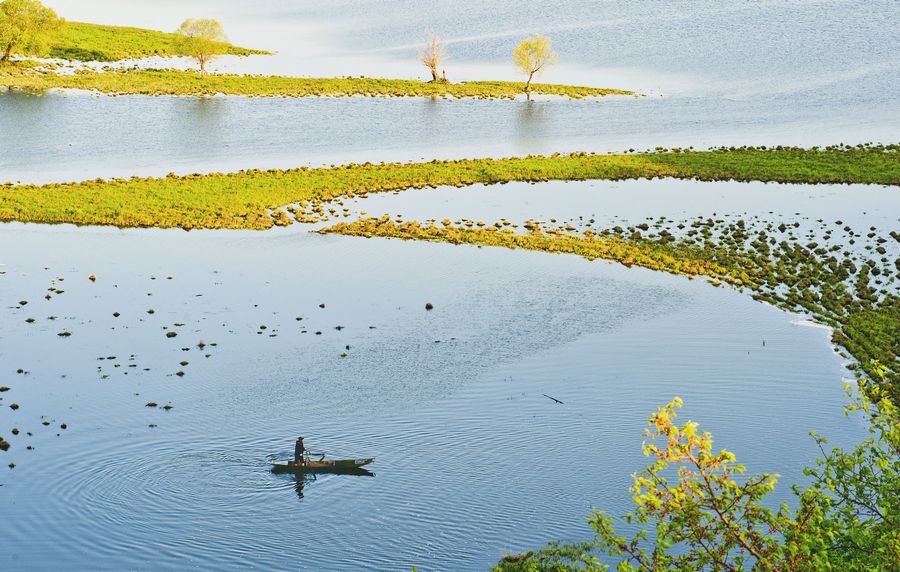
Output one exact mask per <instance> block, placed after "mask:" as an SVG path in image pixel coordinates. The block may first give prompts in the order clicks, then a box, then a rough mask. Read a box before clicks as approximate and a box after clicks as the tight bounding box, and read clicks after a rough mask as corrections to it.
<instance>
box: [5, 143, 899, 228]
mask: <svg viewBox="0 0 900 572" xmlns="http://www.w3.org/2000/svg"><path fill="white" fill-rule="evenodd" d="M656 177H672V178H682V179H698V180H705V181H713V180H738V181H770V182H783V183H867V184H881V185H900V145H884V146H883V145H874V146H867V145H861V146H857V147H830V148H825V149H819V148H812V149H799V148H785V147H777V148H769V149H767V148H752V147H751V148H728V149H716V150H712V151H685V150H681V149H673V150H659V151H652V152H646V153H635V154H606V155H600V154H590V153H573V154H570V155H559V154H554V155H553V156H549V157H547V156H528V157H521V158H506V159H461V160H453V161H431V162H427V163H380V164H372V163H364V164H348V165H343V166H336V167H330V168H307V167H301V168H299V169H291V170H287V171H285V170H277V169H275V170H269V171H259V170H250V171H241V172H238V173H231V174H222V173H213V174H208V175H199V174H196V175H187V176H181V177H179V176H175V175H170V176H167V177H162V178H153V177H149V178H131V179H112V180H102V179H97V180H93V181H84V182H79V183H63V184H48V185H42V186H37V185H13V184H11V183H8V184H6V185H5V186H4V185H0V221H20V222H40V223H74V224H84V225H87V224H91V225H113V226H119V227H162V228H179V227H180V228H186V229H190V228H216V229H219V228H232V229H257V230H262V229H268V228H271V227H272V226H273V225H274V224H276V221H278V222H279V223H284V222H286V221H288V220H289V219H288V218H287V217H286V216H284V214H283V213H284V211H283V210H281V209H280V208H279V207H281V206H282V205H287V204H300V205H301V207H303V205H304V204H305V205H306V208H300V209H297V210H295V217H296V218H297V219H299V220H306V219H307V218H308V217H309V216H310V215H311V214H314V213H312V210H314V209H315V208H317V207H319V208H320V207H321V204H322V202H323V201H328V200H332V199H335V198H339V197H352V196H362V195H366V194H369V193H378V192H388V191H400V190H405V189H413V188H425V187H438V186H442V185H445V186H456V187H463V186H468V185H474V184H485V185H491V184H498V183H505V182H510V181H525V182H544V181H550V180H560V181H571V180H588V179H605V180H624V179H638V178H648V179H649V178H656ZM276 211H277V212H276ZM313 218H318V217H313Z"/></svg>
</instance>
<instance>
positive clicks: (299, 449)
mask: <svg viewBox="0 0 900 572" xmlns="http://www.w3.org/2000/svg"><path fill="white" fill-rule="evenodd" d="M305 453H306V447H304V445H303V437H297V443H296V444H295V445H294V462H295V463H297V464H298V465H299V464H302V463H303V462H304V459H303V457H304V454H305Z"/></svg>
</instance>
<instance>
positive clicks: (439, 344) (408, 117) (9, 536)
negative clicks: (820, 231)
mask: <svg viewBox="0 0 900 572" xmlns="http://www.w3.org/2000/svg"><path fill="white" fill-rule="evenodd" d="M46 3H47V4H48V5H51V6H53V7H54V8H56V9H57V10H59V12H60V13H61V14H62V15H64V16H65V17H67V18H68V19H70V20H83V21H95V22H106V23H116V24H131V25H137V26H147V27H153V28H157V29H174V28H176V27H177V26H178V24H179V23H180V22H181V21H182V20H183V19H184V18H186V17H190V16H213V17H218V18H220V19H221V20H222V21H223V23H224V25H225V27H226V30H227V31H228V32H229V34H230V35H231V38H232V40H233V41H234V42H236V43H238V44H242V45H247V46H251V47H263V48H268V49H272V50H275V51H277V52H278V54H277V55H275V56H272V57H270V58H249V59H243V60H240V59H229V58H223V59H222V60H220V61H219V63H218V65H219V66H220V68H219V69H221V70H223V71H237V72H251V73H282V74H292V75H309V76H317V75H363V74H365V75H369V76H384V77H410V78H415V77H423V73H422V72H423V70H420V69H419V68H418V67H417V66H416V63H415V51H416V47H415V44H416V43H417V42H419V41H421V38H422V37H423V35H424V33H425V32H426V31H428V30H434V31H435V32H437V33H439V34H441V35H442V36H443V37H445V38H446V39H447V40H448V41H449V42H450V48H451V53H452V59H451V60H449V61H448V64H447V68H448V74H449V75H450V77H451V79H453V80H464V79H482V78H499V79H514V78H515V75H514V73H513V70H512V69H511V66H510V64H509V59H510V57H509V52H510V51H511V49H512V46H513V45H514V44H515V42H516V41H517V39H518V38H520V37H522V36H525V35H527V34H529V33H532V32H542V33H545V34H548V35H551V36H552V37H553V39H554V45H555V46H556V48H557V51H558V52H559V59H560V65H559V66H558V67H556V68H555V69H553V70H552V71H551V72H550V73H548V74H547V75H546V76H545V78H544V79H545V80H546V81H553V82H572V83H582V84H589V85H610V86H615V87H623V88H634V89H638V90H640V91H642V92H643V93H645V94H646V97H642V98H637V99H635V98H605V99H602V100H597V101H574V102H573V101H562V100H543V101H535V102H531V103H527V102H523V101H516V102H499V101H468V100H461V101H444V100H434V101H432V100H425V99H366V98H320V99H317V98H308V99H259V100H247V99H241V98H232V97H216V98H208V99H193V98H149V97H105V96H96V95H88V94H83V93H71V92H70V93H65V94H62V93H51V94H46V95H44V96H34V95H26V94H22V93H6V94H3V95H0V134H2V140H3V145H2V148H0V181H23V182H46V181H65V180H77V179H89V178H95V177H116V176H123V177H127V176H132V175H163V174H166V173H168V172H170V171H174V172H177V173H190V172H211V171H230V170H235V169H240V168H252V167H260V168H269V167H294V166H299V165H304V164H314V165H319V164H325V165H327V164H332V163H341V162H346V161H379V160H420V159H425V160H430V159H432V158H443V157H463V156H476V155H479V156H481V155H484V156H504V155H523V154H527V153H549V152H553V151H568V150H582V149H583V150H593V151H607V150H622V149H628V148H636V149H641V148H648V147H650V148H652V147H655V146H657V145H665V146H676V145H677V146H687V145H695V146H697V147H707V146H716V145H731V144H766V145H768V144H803V145H815V144H830V143H837V142H862V141H884V142H888V141H896V138H897V133H900V123H898V119H897V118H898V117H900V96H898V94H900V66H898V62H900V58H898V56H897V54H898V53H900V49H898V48H900V39H898V36H897V34H896V30H897V28H898V24H900V13H898V11H897V10H896V3H895V2H893V1H874V2H867V3H858V2H849V1H848V2H838V1H787V2H785V1H782V2H766V3H755V4H752V5H743V4H741V5H737V4H735V5H734V6H722V5H721V3H714V2H670V3H667V4H665V5H661V4H660V3H657V2H618V1H616V2H603V3H596V2H587V1H582V0H574V1H570V2H565V3H557V4H555V5H554V6H553V9H552V10H547V9H546V4H545V3H540V4H539V3H536V2H524V3H523V2H509V1H506V0H504V1H502V2H492V3H484V2H480V3H479V2H471V1H468V0H466V1H464V2H453V3H446V2H433V1H428V2H415V3H414V2H409V1H402V2H361V1H359V0H340V1H330V2H318V1H316V2H303V3H284V2H275V1H274V0H262V1H260V2H257V3H255V4H254V5H253V7H252V8H253V12H252V13H249V14H248V13H247V4H246V3H244V2H230V1H227V2H222V1H215V2H214V1H212V0H203V1H191V2H184V1H178V2H175V1H174V0H164V1H160V2H154V3H147V2H137V1H120V2H104V1H99V0H78V1H75V0H48V1H47V2H46ZM143 64H144V65H148V62H144V63H143ZM152 64H153V63H152V62H150V64H149V65H152ZM166 65H170V64H166ZM175 65H186V63H185V62H176V63H175ZM348 204H350V205H351V206H352V207H353V209H354V211H355V212H359V211H361V210H366V211H368V212H369V213H370V214H372V215H376V216H377V215H380V214H382V212H389V213H392V214H397V213H402V214H404V215H405V216H406V217H407V218H419V219H426V218H439V219H440V218H444V217H450V218H457V217H469V218H483V219H485V220H490V221H493V220H497V219H499V218H502V217H506V218H509V219H511V220H516V221H522V220H524V219H526V218H541V219H544V220H547V219H550V218H554V217H555V218H557V219H558V220H559V221H560V222H571V223H573V224H575V225H576V226H582V225H584V224H588V223H586V222H585V219H587V218H588V217H590V218H594V219H596V221H597V224H600V225H606V226H608V225H615V224H634V223H637V222H642V221H643V220H644V219H646V218H647V217H659V216H667V217H670V218H672V219H679V220H680V219H683V218H690V217H695V216H728V217H743V216H757V217H759V219H760V220H778V221H781V220H797V221H799V222H801V225H802V226H801V229H800V231H798V232H801V231H802V232H805V231H807V230H811V229H814V228H815V227H816V219H819V218H823V219H825V220H831V221H833V220H835V219H842V220H844V221H846V222H847V224H851V225H853V226H854V227H855V228H856V229H857V230H864V229H865V228H866V227H868V226H869V225H875V226H877V227H878V228H879V231H880V232H882V233H883V234H887V231H889V230H891V229H900V224H898V219H897V213H898V212H900V204H898V202H897V199H896V193H894V191H893V190H892V189H885V188H880V187H861V186H817V187H803V186H792V185H762V184H732V183H728V184H700V183H694V182H677V181H632V182H621V183H607V182H583V183H551V184H544V185H515V184H510V185H504V186H500V187H492V188H484V187H479V186H476V187H473V188H469V189H440V190H427V191H425V190H423V191H411V192H407V193H402V194H399V195H383V196H377V197H375V196H373V197H369V198H367V199H366V200H364V201H348ZM307 230H308V228H307V227H300V226H294V227H292V228H288V229H277V230H273V231H271V232H265V233H248V232H191V233H185V232H182V231H158V230H157V231H150V230H125V231H120V230H116V229H98V228H73V227H70V226H58V227H47V226H38V225H21V224H5V225H0V386H8V387H10V388H11V390H10V391H9V392H5V393H2V394H0V398H2V400H0V435H2V436H4V437H5V438H7V439H9V440H10V441H11V442H12V443H13V449H11V450H10V452H9V453H0V460H2V461H4V463H3V465H5V464H6V463H7V462H9V461H14V462H15V463H16V465H17V466H16V467H15V469H13V470H8V469H5V468H3V469H2V470H0V506H2V509H0V515H2V517H0V569H4V570H6V569H11V570H58V569H72V570H76V569H85V570H87V569H90V570H96V569H104V570H120V569H135V570H157V569H183V568H196V569H204V570H207V569H208V570H221V569H238V568H248V567H256V568H261V567H269V568H276V569H303V570H358V569H376V570H407V569H409V568H410V567H411V566H412V565H418V566H419V567H420V569H422V570H483V569H486V568H488V567H489V566H490V565H491V564H493V563H494V562H496V561H497V559H498V558H499V557H500V556H501V555H502V554H505V553H509V552H515V551H520V550H524V549H529V548H533V547H535V546H538V545H541V544H543V543H546V542H548V541H551V540H557V539H561V540H579V539H585V538H589V537H590V531H589V529H588V528H587V526H586V523H585V519H586V517H587V516H588V514H589V512H590V510H591V507H598V508H599V507H602V508H604V509H606V510H608V511H609V512H610V513H611V514H621V513H623V512H625V511H626V510H627V509H628V508H629V507H630V504H631V500H630V496H629V493H628V491H627V488H628V486H629V483H630V478H629V475H630V474H631V473H632V472H633V471H635V470H637V469H639V468H640V467H641V466H642V465H643V464H644V463H645V461H646V460H645V458H644V457H643V456H642V455H641V452H640V446H641V441H642V437H641V431H642V428H643V426H644V420H645V419H646V416H647V415H648V414H649V413H650V412H651V411H652V410H653V409H654V408H655V407H657V406H659V405H662V404H664V403H665V402H666V401H668V400H670V399H671V398H672V397H674V396H676V395H679V396H681V397H682V398H684V400H685V404H686V405H685V409H684V413H683V418H684V419H685V420H686V419H688V418H690V419H694V420H697V421H700V422H701V424H702V426H703V427H704V428H706V429H708V430H710V431H712V432H713V434H714V435H715V437H716V440H717V441H716V443H717V445H721V446H722V447H727V448H729V449H730V450H733V451H734V452H735V453H736V454H737V456H738V458H739V459H740V460H741V461H743V462H744V463H745V464H746V465H747V466H748V468H749V470H750V471H773V472H778V473H780V474H781V475H782V481H781V485H780V486H779V488H778V490H777V492H776V494H775V495H773V497H772V502H779V501H782V500H790V499H791V495H790V492H789V485H790V484H794V483H798V482H802V473H801V469H802V467H803V466H804V465H807V464H809V463H811V462H812V460H813V459H814V458H815V456H816V454H817V450H816V448H815V447H814V444H813V443H812V441H811V440H810V439H809V437H808V435H807V433H808V431H810V430H812V429H817V430H819V431H820V432H822V433H823V434H826V435H827V436H829V437H831V438H832V442H834V443H836V444H847V443H853V442H856V441H858V440H859V439H861V438H862V436H863V429H864V428H863V427H862V426H861V425H860V424H859V422H858V420H857V419H854V418H850V419H848V418H845V417H843V416H842V415H841V414H840V411H841V408H842V406H843V405H844V403H845V398H844V396H843V391H842V383H843V378H844V374H845V371H846V370H845V369H844V368H843V364H842V363H841V360H840V358H839V357H838V356H837V355H836V354H835V353H834V352H833V350H832V349H831V347H830V345H829V336H830V333H829V332H828V331H827V330H825V329H821V328H815V327H808V326H805V325H802V322H801V318H802V317H801V316H795V315H791V314H787V313H784V312H781V311H779V310H776V309H774V308H772V307H769V306H766V305H762V304H759V303H756V302H753V301H751V300H750V299H749V298H748V297H746V296H745V295H743V294H740V293H738V292H736V291H733V290H730V289H719V288H712V287H710V286H709V285H707V284H705V283H704V282H702V281H689V280H687V279H684V278H678V277H673V276H668V275H664V274H657V273H653V272H650V271H645V270H641V269H630V270H629V269H626V268H624V267H622V266H618V265H612V264H608V263H605V262H599V261H597V262H588V261H585V260H582V259H579V258H576V257H564V256H552V255H546V254H542V253H533V252H523V251H505V250H494V249H479V248H476V247H454V246H449V245H437V244H416V243H404V242H399V241H383V240H365V239H354V238H347V237H338V236H318V235H313V234H310V233H308V232H307ZM864 243H865V241H863V240H860V242H859V245H863V244H864ZM895 248H896V247H895V246H894V245H893V244H892V245H891V249H892V250H891V251H890V252H891V255H894V253H895ZM91 274H96V276H97V281H96V282H91V281H90V280H88V276H89V275H91ZM51 289H52V290H51ZM60 291H62V292H60ZM45 296H49V299H46V298H45ZM22 301H25V302H27V304H24V305H23V304H21V302H22ZM428 302H431V303H433V304H434V307H435V309H434V310H433V311H430V312H428V311H426V310H425V304H426V303H428ZM320 304H324V305H325V307H324V308H320V307H319V305H320ZM150 310H152V311H153V312H152V313H150V312H149V311H150ZM115 314H118V316H116V315H115ZM29 318H32V319H33V320H34V321H33V322H32V323H29V322H28V321H27V320H28V319H29ZM297 318H302V319H300V320H298V319H297ZM263 326H264V327H263ZM171 331H174V332H176V333H177V334H178V335H177V337H174V338H168V337H166V333H167V332H171ZM65 332H68V333H70V334H71V336H69V337H63V336H60V335H59V334H60V333H65ZM201 341H202V342H204V345H203V347H202V348H201V347H199V345H200V342H201ZM764 342H765V343H764ZM348 346H349V349H348ZM342 354H347V355H346V356H342ZM101 358H102V359H101ZM182 362H186V363H182ZM20 369H21V370H22V371H23V373H21V374H20V373H16V372H17V371H18V370H20ZM179 373H183V374H184V375H183V376H179V375H178V374H179ZM545 395H549V396H552V397H554V398H557V399H559V400H560V401H562V402H563V403H562V404H558V403H555V402H554V401H552V400H551V399H548V398H547V397H546V396H545ZM150 402H153V403H156V404H157V405H158V407H146V404H147V403H150ZM13 403H16V404H18V405H20V408H19V409H18V410H15V411H14V410H12V409H11V408H10V407H8V405H10V404H13ZM167 404H170V405H172V409H171V410H170V411H165V410H163V409H161V408H160V407H159V406H164V405H167ZM44 421H46V422H47V425H44V424H43V422H44ZM62 424H65V425H66V428H65V429H62V427H61V425H62ZM14 426H15V427H18V428H19V429H20V430H21V434H20V435H19V436H17V437H12V436H11V435H10V429H11V428H12V427H14ZM28 432H30V433H31V435H28V434H27V433H28ZM301 434H302V435H305V436H306V437H307V441H308V444H309V445H310V446H311V447H312V448H314V449H324V450H325V451H326V452H328V453H329V454H330V455H334V456H337V457H344V456H346V457H357V456H375V457H377V462H376V463H375V464H374V465H373V466H372V469H373V471H374V472H375V473H376V476H375V477H343V476H341V477H339V476H323V477H320V478H318V479H315V480H311V479H310V480H302V479H301V480H299V481H298V480H297V479H295V478H294V477H291V476H276V475H274V474H272V473H271V472H270V471H269V469H268V465H267V461H268V460H269V459H271V458H273V457H281V458H284V457H286V456H287V455H289V454H290V453H291V450H292V443H293V440H294V439H295V438H296V436H298V435H301ZM28 445H31V446H32V447H33V449H32V450H28V449H26V446H28ZM7 459H9V461H7Z"/></svg>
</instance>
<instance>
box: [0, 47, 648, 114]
mask: <svg viewBox="0 0 900 572" xmlns="http://www.w3.org/2000/svg"><path fill="white" fill-rule="evenodd" d="M173 35H174V34H173ZM0 78H2V80H3V85H5V86H6V87H9V88H17V89H25V90H31V91H44V90H48V89H84V90H91V91H99V92H102V93H106V94H111V95H186V96H209V95H217V94H224V95H240V96H245V97H310V96H354V95H356V96H381V97H456V98H479V99H514V98H516V97H517V96H520V95H522V94H524V93H525V91H524V90H525V84H524V83H522V82H512V81H472V82H462V83H450V82H423V81H418V80H411V79H379V78H367V77H341V78H305V77H286V76H264V75H235V74H211V75H207V76H203V77H201V76H200V75H199V74H197V73H196V72H192V71H181V70H159V69H120V70H111V69H110V70H106V71H96V70H90V69H82V70H78V71H77V72H76V73H74V74H60V73H54V72H52V71H47V70H43V71H41V70H35V69H34V68H26V69H17V70H7V73H6V74H0ZM531 91H532V93H538V94H543V95H555V96H561V97H568V98H571V99H583V98H586V97H602V96H606V95H636V94H635V93H633V92H631V91H624V90H620V89H610V88H598V87H582V86H573V85H560V84H547V83H545V84H533V85H532V86H531Z"/></svg>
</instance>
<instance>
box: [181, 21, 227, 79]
mask: <svg viewBox="0 0 900 572" xmlns="http://www.w3.org/2000/svg"><path fill="white" fill-rule="evenodd" d="M176 33H177V34H179V35H180V36H182V38H181V41H180V47H181V49H182V50H183V51H184V53H185V54H186V55H189V56H191V57H193V58H195V59H196V60H197V63H199V64H200V75H201V76H203V77H206V64H208V63H209V62H210V61H212V60H213V59H214V58H216V57H217V56H220V55H222V54H225V53H227V52H228V38H227V37H226V36H225V30H224V29H223V28H222V24H220V23H219V21H218V20H212V19H209V18H200V19H195V18H190V19H188V20H185V21H184V23H183V24H181V27H180V28H178V30H177V32H176Z"/></svg>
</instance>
